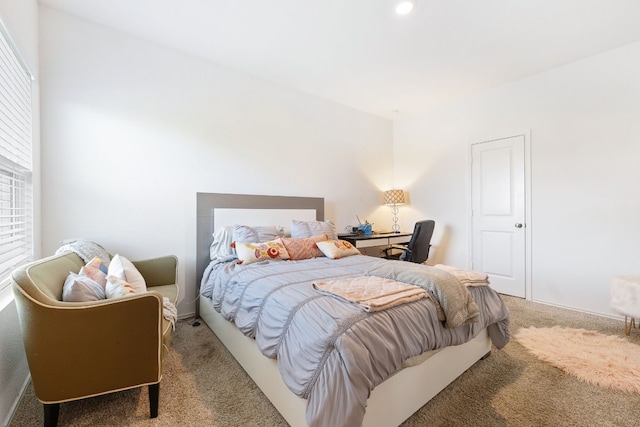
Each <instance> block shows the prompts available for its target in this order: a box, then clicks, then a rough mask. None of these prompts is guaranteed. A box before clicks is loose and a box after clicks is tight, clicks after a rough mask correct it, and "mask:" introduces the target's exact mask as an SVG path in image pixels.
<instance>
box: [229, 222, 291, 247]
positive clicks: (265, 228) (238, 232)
mask: <svg viewBox="0 0 640 427" xmlns="http://www.w3.org/2000/svg"><path fill="white" fill-rule="evenodd" d="M283 235H284V232H283V231H282V229H281V228H279V227H276V226H275V225H258V226H248V225H237V224H236V225H234V226H233V237H232V240H233V241H234V242H243V243H262V242H269V241H271V240H275V239H277V238H278V237H283Z"/></svg>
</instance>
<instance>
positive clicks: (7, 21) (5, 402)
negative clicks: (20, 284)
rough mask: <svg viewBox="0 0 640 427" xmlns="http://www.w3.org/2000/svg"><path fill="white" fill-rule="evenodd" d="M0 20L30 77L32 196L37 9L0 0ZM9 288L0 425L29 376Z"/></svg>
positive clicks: (0, 341)
mask: <svg viewBox="0 0 640 427" xmlns="http://www.w3.org/2000/svg"><path fill="white" fill-rule="evenodd" d="M0 19H1V20H2V23H3V24H4V26H5V27H6V30H7V31H8V32H9V35H10V37H11V38H12V40H13V42H14V44H15V45H16V46H15V47H16V48H17V50H18V53H19V55H20V56H21V58H22V60H23V61H24V62H25V64H26V66H27V67H28V68H29V70H30V72H31V73H32V74H33V75H34V77H35V78H36V80H35V81H34V82H33V83H32V92H33V105H34V109H35V115H34V117H33V123H34V132H33V139H34V141H33V143H34V147H33V149H34V153H33V155H34V159H33V161H34V173H33V183H34V194H35V197H36V198H37V197H38V195H39V191H40V186H39V180H40V174H39V172H38V166H39V132H38V91H39V88H38V80H37V76H38V5H37V2H36V0H0ZM36 205H37V206H36V213H35V218H34V220H35V226H36V229H35V235H34V244H35V253H36V256H37V255H39V253H40V233H39V203H38V202H36ZM11 292H12V291H11V288H7V289H5V290H4V291H2V292H0V423H2V425H8V423H9V420H10V418H11V415H12V414H13V410H14V409H15V406H16V405H17V403H18V399H19V397H20V394H21V392H22V390H23V388H24V386H25V385H26V382H27V379H28V376H29V367H28V365H27V359H26V356H25V353H24V347H23V344H22V334H21V333H20V324H19V322H18V313H17V311H16V305H15V303H14V301H13V298H12V293H11Z"/></svg>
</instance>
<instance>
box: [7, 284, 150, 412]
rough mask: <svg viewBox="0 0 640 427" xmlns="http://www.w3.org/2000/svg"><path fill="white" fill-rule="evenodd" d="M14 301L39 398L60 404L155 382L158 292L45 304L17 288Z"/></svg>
mask: <svg viewBox="0 0 640 427" xmlns="http://www.w3.org/2000/svg"><path fill="white" fill-rule="evenodd" d="M16 303H17V304H18V309H19V310H18V312H19V315H20V321H21V325H22V328H23V336H24V344H25V350H26V354H27V358H28V360H29V369H30V371H31V375H32V381H33V385H34V389H35V391H36V396H37V397H38V399H40V400H41V401H43V402H45V403H46V402H56V401H58V402H59V401H64V400H68V399H76V398H80V397H86V396H92V395H96V394H101V393H106V392H109V391H113V390H121V389H125V388H130V387H134V386H138V385H141V384H150V383H155V382H158V381H160V378H161V376H162V369H161V368H162V365H161V355H162V297H161V296H160V294H158V293H157V292H146V293H143V294H136V295H131V296H127V297H123V298H114V299H108V300H102V301H95V302H90V303H66V304H63V305H58V304H56V305H46V304H42V303H38V302H35V301H33V300H32V299H31V298H30V297H29V296H28V295H26V294H25V293H23V292H22V290H19V292H18V295H16ZM114 373H117V375H114Z"/></svg>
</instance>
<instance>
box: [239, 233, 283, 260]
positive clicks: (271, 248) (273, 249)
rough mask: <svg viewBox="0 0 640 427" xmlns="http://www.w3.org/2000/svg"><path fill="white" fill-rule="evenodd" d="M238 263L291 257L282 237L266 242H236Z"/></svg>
mask: <svg viewBox="0 0 640 427" xmlns="http://www.w3.org/2000/svg"><path fill="white" fill-rule="evenodd" d="M235 247H236V253H237V254H238V264H251V263H252V262H256V261H266V260H269V259H289V253H288V252H287V248H286V247H285V246H284V243H282V239H281V238H277V239H275V240H270V241H268V242H264V243H244V242H235Z"/></svg>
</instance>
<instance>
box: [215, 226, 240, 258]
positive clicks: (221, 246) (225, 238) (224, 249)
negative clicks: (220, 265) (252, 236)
mask: <svg viewBox="0 0 640 427" xmlns="http://www.w3.org/2000/svg"><path fill="white" fill-rule="evenodd" d="M231 242H233V226H231V225H229V226H227V227H220V228H218V229H217V230H216V231H215V233H213V242H211V246H209V258H210V259H211V260H214V259H218V258H226V257H228V256H231V255H235V253H234V252H233V248H232V247H231Z"/></svg>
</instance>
